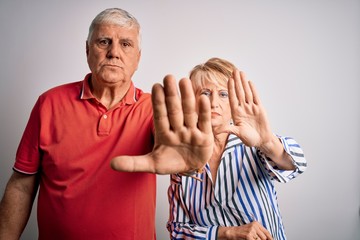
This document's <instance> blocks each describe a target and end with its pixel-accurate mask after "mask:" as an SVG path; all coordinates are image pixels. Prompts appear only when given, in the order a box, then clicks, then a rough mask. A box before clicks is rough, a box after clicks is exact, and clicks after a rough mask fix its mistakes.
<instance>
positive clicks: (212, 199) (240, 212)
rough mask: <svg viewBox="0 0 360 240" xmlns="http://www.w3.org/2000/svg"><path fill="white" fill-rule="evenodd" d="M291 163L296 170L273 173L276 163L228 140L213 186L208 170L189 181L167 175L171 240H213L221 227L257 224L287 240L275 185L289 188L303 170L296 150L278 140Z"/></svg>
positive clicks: (303, 163)
mask: <svg viewBox="0 0 360 240" xmlns="http://www.w3.org/2000/svg"><path fill="white" fill-rule="evenodd" d="M279 139H280V140H281V142H282V144H283V146H284V149H285V151H286V152H287V153H288V154H290V156H291V157H292V159H293V164H294V166H295V167H296V169H295V170H291V171H284V170H279V169H277V168H276V165H275V164H274V162H272V161H271V160H270V159H268V158H266V157H265V156H264V155H263V154H262V153H261V152H260V151H258V150H257V149H256V148H253V147H247V146H245V145H244V144H243V143H242V142H241V140H240V139H239V138H238V137H236V136H235V135H230V136H229V139H228V142H227V145H226V148H225V151H224V152H223V154H222V158H221V162H220V165H219V168H218V171H217V177H216V182H215V183H214V182H213V181H212V176H211V172H210V168H209V165H208V164H206V166H205V170H204V171H203V173H198V174H197V175H196V177H198V178H200V179H201V180H202V181H198V180H196V179H194V178H191V177H186V176H180V175H178V174H173V175H171V184H170V186H169V189H168V198H169V203H170V216H169V221H168V223H167V228H168V230H169V232H170V235H171V239H209V240H210V239H216V238H217V230H218V227H219V226H240V225H244V224H247V223H250V222H253V221H255V220H256V221H258V222H259V223H261V224H262V225H263V226H264V227H265V228H266V229H267V230H268V231H269V232H270V234H271V235H272V236H273V238H274V239H277V240H280V239H281V240H283V239H286V236H285V232H284V226H283V223H282V219H281V214H280V211H279V207H278V203H277V194H276V190H275V187H274V184H273V180H277V181H279V182H288V181H289V180H291V179H293V178H294V177H296V176H297V175H299V174H300V173H302V172H304V170H305V169H306V160H305V157H304V154H303V151H302V149H301V148H300V146H299V145H298V144H297V143H296V142H295V141H294V140H293V139H292V138H288V137H279Z"/></svg>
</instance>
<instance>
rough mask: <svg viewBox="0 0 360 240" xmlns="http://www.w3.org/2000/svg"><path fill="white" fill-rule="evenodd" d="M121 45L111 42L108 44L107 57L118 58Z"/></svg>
mask: <svg viewBox="0 0 360 240" xmlns="http://www.w3.org/2000/svg"><path fill="white" fill-rule="evenodd" d="M120 50H121V47H120V46H119V45H118V44H115V43H112V44H110V46H109V49H108V52H107V55H106V56H107V57H108V58H120Z"/></svg>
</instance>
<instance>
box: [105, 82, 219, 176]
mask: <svg viewBox="0 0 360 240" xmlns="http://www.w3.org/2000/svg"><path fill="white" fill-rule="evenodd" d="M179 88H180V93H181V98H180V96H179V94H178V91H177V86H176V80H175V78H174V77H173V76H171V75H168V76H166V77H165V78H164V86H162V85H160V84H155V85H154V86H153V88H152V105H153V111H154V125H155V145H154V148H153V151H152V152H151V153H149V154H146V155H142V156H118V157H115V158H114V159H112V162H111V166H112V168H113V169H115V170H118V171H125V172H151V173H157V174H172V173H190V172H194V171H197V170H199V169H202V168H203V166H204V165H205V164H206V162H207V161H208V160H209V159H210V157H211V155H212V151H213V142H214V140H213V133H212V128H211V110H210V103H209V100H208V99H207V98H206V97H205V96H204V97H202V98H200V99H199V101H198V102H196V100H195V96H194V92H193V89H192V86H191V82H190V80H189V79H186V78H183V79H181V80H180V82H179ZM196 104H198V109H199V111H198V113H197V111H196Z"/></svg>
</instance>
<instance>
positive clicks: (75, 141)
mask: <svg viewBox="0 0 360 240" xmlns="http://www.w3.org/2000/svg"><path fill="white" fill-rule="evenodd" d="M89 77H90V75H87V76H86V78H85V80H84V81H81V82H76V83H70V84H66V85H63V86H59V87H56V88H53V89H51V90H49V91H47V92H46V93H44V94H42V95H41V96H40V97H39V99H38V101H37V102H36V104H35V106H34V108H33V110H32V113H31V116H30V119H29V121H28V125H27V127H26V129H25V132H24V135H23V138H22V140H21V142H20V145H19V148H18V152H17V156H16V162H15V165H14V169H15V170H17V171H20V172H23V173H28V174H33V173H35V172H39V173H40V175H41V180H40V190H39V197H38V224H39V238H40V239H67V240H69V239H77V240H78V239H101V240H104V239H155V203H156V200H155V195H156V176H155V175H154V174H148V173H121V172H116V171H114V170H112V169H111V168H110V160H111V159H112V158H113V157H114V156H118V155H139V154H145V153H148V152H150V151H151V149H152V147H153V121H152V107H151V99H150V95H149V94H145V93H142V91H141V90H139V89H136V88H135V87H134V86H133V84H132V85H131V87H130V89H129V91H128V93H127V94H126V96H125V98H124V99H123V101H122V102H120V103H119V104H118V106H117V107H115V108H113V109H111V110H109V111H108V110H107V109H106V108H105V107H104V106H102V105H101V104H100V103H99V102H98V101H97V100H96V99H95V98H94V97H93V96H92V94H91V92H90V89H89V85H88V79H89ZM105 115H106V117H104V116H105Z"/></svg>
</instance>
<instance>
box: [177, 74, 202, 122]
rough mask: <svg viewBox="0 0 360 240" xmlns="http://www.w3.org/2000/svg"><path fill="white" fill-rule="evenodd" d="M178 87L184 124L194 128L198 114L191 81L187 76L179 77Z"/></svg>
mask: <svg viewBox="0 0 360 240" xmlns="http://www.w3.org/2000/svg"><path fill="white" fill-rule="evenodd" d="M179 88H180V93H181V104H182V109H183V116H184V123H185V126H187V127H189V128H195V127H196V126H197V121H198V115H197V113H196V100H195V95H194V90H193V88H192V85H191V81H190V80H189V79H187V78H183V79H181V80H180V82H179Z"/></svg>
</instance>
